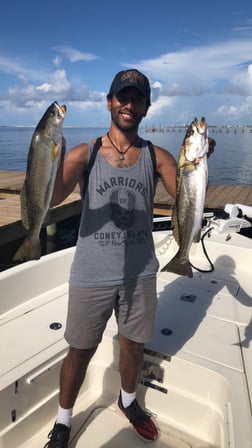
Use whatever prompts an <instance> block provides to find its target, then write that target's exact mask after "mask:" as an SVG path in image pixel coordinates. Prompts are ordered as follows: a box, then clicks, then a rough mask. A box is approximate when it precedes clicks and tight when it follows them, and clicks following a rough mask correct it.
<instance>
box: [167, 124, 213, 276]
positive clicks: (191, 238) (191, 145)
mask: <svg viewBox="0 0 252 448" xmlns="http://www.w3.org/2000/svg"><path fill="white" fill-rule="evenodd" d="M208 150H209V143H208V126H207V123H206V120H205V117H202V118H201V120H200V121H199V120H198V118H197V117H195V118H194V120H193V121H192V122H191V124H190V125H189V127H188V128H187V131H186V134H185V137H184V140H183V143H182V146H181V149H180V152H179V158H178V164H177V176H176V200H175V204H174V209H173V213H172V231H173V237H174V239H175V241H176V242H177V244H178V246H179V248H178V251H177V253H176V254H175V256H174V257H173V258H172V259H171V260H170V261H169V262H168V263H167V264H166V265H165V266H164V267H163V268H162V269H161V271H163V272H164V271H169V272H173V273H175V274H178V275H184V276H188V277H190V278H192V277H193V271H192V266H191V263H190V260H189V253H190V249H191V246H192V244H193V242H199V240H200V235H201V226H202V218H203V212H204V203H205V196H206V190H207V184H208V167H207V153H208Z"/></svg>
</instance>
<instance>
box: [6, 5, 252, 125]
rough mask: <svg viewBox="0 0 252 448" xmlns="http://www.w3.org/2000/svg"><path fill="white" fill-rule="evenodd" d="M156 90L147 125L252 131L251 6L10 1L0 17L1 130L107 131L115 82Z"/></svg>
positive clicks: (144, 121)
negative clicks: (59, 123)
mask: <svg viewBox="0 0 252 448" xmlns="http://www.w3.org/2000/svg"><path fill="white" fill-rule="evenodd" d="M127 68H137V69H138V70H140V71H142V72H143V73H145V74H146V75H147V76H148V78H149V80H150V84H151V91H152V97H151V103H152V104H151V106H150V108H149V111H148V114H147V117H146V118H144V120H143V122H142V125H144V126H145V125H146V126H147V125H155V126H165V125H180V124H187V123H189V122H190V121H191V120H192V119H193V118H194V117H195V116H197V117H201V116H205V117H206V120H207V122H208V124H209V125H232V124H250V125H251V124H252V1H251V0H246V1H245V0H239V1H237V0H235V1H234V0H229V1H226V0H211V1H208V2H207V1H202V0H200V1H197V0H194V1H189V0H181V1H180V0H177V1H170V0H155V1H150V0H149V1H148V0H126V1H124V2H119V0H117V1H116V0H85V1H84V0H71V1H70V0H61V1H60V2H59V1H55V0H43V1H39V2H30V0H29V1H27V0H23V1H20V0H9V1H5V2H2V5H1V17H0V125H10V126H11V125H15V126H19V125H24V126H34V125H36V124H37V122H38V121H39V119H40V118H41V116H42V115H43V113H44V111H45V110H46V109H47V107H48V106H49V105H50V104H51V103H52V102H53V101H58V103H60V104H66V106H67V115H66V119H65V126H109V123H110V114H109V112H108V110H107V100H106V95H107V93H108V90H109V87H110V84H111V82H112V79H113V77H114V75H115V74H116V73H117V72H118V71H120V70H123V69H127Z"/></svg>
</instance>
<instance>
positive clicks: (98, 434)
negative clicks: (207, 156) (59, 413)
mask: <svg viewBox="0 0 252 448" xmlns="http://www.w3.org/2000/svg"><path fill="white" fill-rule="evenodd" d="M240 238H241V237H240V236H239V235H236V234H234V235H232V237H231V240H229V241H226V239H225V236H224V235H221V236H216V238H215V240H214V243H216V242H218V244H219V245H220V247H222V248H224V249H225V250H224V252H225V256H223V255H219V254H218V253H217V252H216V246H215V244H212V243H211V239H210V241H209V242H208V241H207V242H206V245H207V249H208V253H209V255H210V258H211V259H212V260H213V261H214V265H215V270H214V272H211V273H199V272H194V278H193V279H188V278H184V277H178V276H176V275H175V274H172V273H168V272H160V273H159V274H158V300H159V306H158V313H157V319H156V330H155V338H154V340H153V342H152V343H150V344H148V345H147V346H146V355H145V365H144V368H143V371H142V376H141V379H140V383H141V384H140V385H139V401H140V403H142V405H144V406H146V408H148V409H151V411H152V412H154V413H155V414H156V416H157V423H158V425H159V427H160V438H159V439H158V441H156V442H155V445H153V446H155V447H156V448H167V447H168V448H188V447H191V448H251V447H252V425H251V408H252V402H251V397H252V349H251V339H252V325H251V307H252V282H251V281H249V280H248V279H249V277H250V276H251V261H252V260H251V253H252V240H246V241H247V247H244V246H243V245H242V241H241V240H240ZM156 240H157V244H156V247H157V254H158V256H159V260H160V265H161V266H162V265H164V264H165V263H166V262H167V251H168V250H169V251H170V250H171V247H170V241H169V239H168V237H167V233H165V232H164V233H163V232H160V233H157V234H156ZM73 250H74V249H67V250H66V251H64V256H63V257H62V254H60V253H55V254H52V255H50V256H48V257H45V258H44V259H41V260H40V261H39V262H36V261H35V262H29V266H28V265H27V264H26V266H25V265H23V266H20V267H17V268H14V271H15V281H14V278H13V274H11V271H12V270H9V271H6V272H5V273H2V274H1V301H0V350H1V353H2V354H3V359H4V362H1V364H0V401H1V411H0V417H1V418H0V448H7V447H8V448H38V447H43V445H44V444H45V443H46V436H47V433H48V432H49V430H50V429H51V427H52V425H53V422H54V418H55V415H56V410H57V402H58V376H59V370H60V364H61V360H62V359H63V357H64V356H65V353H66V343H65V341H64V338H63V334H64V326H65V318H66V307H67V290H68V285H67V278H68V273H69V267H70V263H71V260H72V255H73ZM192 261H193V264H194V265H197V266H200V267H201V268H205V269H207V268H208V264H207V263H206V262H205V259H204V258H203V256H202V254H201V253H200V250H199V249H197V251H196V253H195V254H194V255H193V257H192ZM241 266H242V268H241ZM41 269H42V272H43V276H41ZM12 272H13V271H12ZM34 291H36V294H35V295H34ZM24 298H26V301H24ZM52 324H53V325H52ZM58 324H60V325H58ZM117 361H118V343H117V327H116V322H115V319H114V317H112V318H111V319H110V321H109V322H108V325H107V329H106V331H105V335H104V339H103V342H102V344H101V346H100V348H99V350H98V351H97V353H96V355H95V357H94V359H93V361H92V363H91V365H90V368H89V370H88V374H87V378H86V381H85V384H84V386H83V388H82V390H81V393H80V396H79V399H78V401H77V403H76V407H75V414H74V419H73V427H72V433H71V434H72V435H71V443H70V447H71V448H73V447H77V448H82V447H84V446H89V448H101V447H102V448H105V447H106V448H119V447H120V448H128V447H129V446H134V448H135V447H136V448H138V447H139V448H141V447H143V446H146V444H145V443H144V442H143V441H141V440H139V439H138V438H136V435H135V434H134V433H133V431H132V428H131V427H130V426H129V425H128V423H127V422H126V421H125V420H124V419H122V418H121V417H120V416H119V415H118V412H117V410H116V406H115V401H116V398H117V395H118V389H119V385H120V380H119V373H118V367H117V365H118V364H117Z"/></svg>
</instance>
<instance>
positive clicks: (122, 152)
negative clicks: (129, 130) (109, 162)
mask: <svg viewBox="0 0 252 448" xmlns="http://www.w3.org/2000/svg"><path fill="white" fill-rule="evenodd" d="M107 137H108V139H109V141H110V143H111V145H112V146H113V147H114V148H115V149H116V151H117V152H118V153H119V154H120V156H119V160H124V159H125V157H124V154H126V152H127V151H128V150H129V149H130V148H131V146H134V144H135V143H136V142H137V140H138V138H139V137H138V136H137V138H135V140H133V142H132V143H130V145H129V146H128V148H126V149H125V151H121V150H120V149H119V148H117V146H116V145H115V144H114V142H113V141H112V140H111V138H110V135H109V132H107Z"/></svg>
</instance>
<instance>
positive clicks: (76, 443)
mask: <svg viewBox="0 0 252 448" xmlns="http://www.w3.org/2000/svg"><path fill="white" fill-rule="evenodd" d="M86 446H88V447H89V448H130V447H134V448H146V442H144V441H143V440H141V439H140V438H139V437H137V436H136V434H135V432H134V431H133V429H132V426H131V425H130V424H129V423H128V422H127V421H126V420H125V419H124V418H123V417H121V416H120V415H119V414H118V411H117V410H116V408H115V407H114V409H113V408H111V409H109V408H97V409H96V410H94V411H93V412H92V413H91V415H90V417H89V418H88V420H87V421H86V423H85V424H84V425H83V427H82V428H81V430H80V431H79V433H77V434H76V436H75V437H74V438H73V439H72V441H71V443H70V445H69V448H84V447H86ZM190 446H191V445H189V444H188V443H186V442H185V441H183V440H181V438H180V437H179V435H175V434H171V433H170V434H169V430H168V428H167V430H166V431H165V430H163V431H161V432H160V437H159V438H158V440H156V441H155V448H189V447H190Z"/></svg>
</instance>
